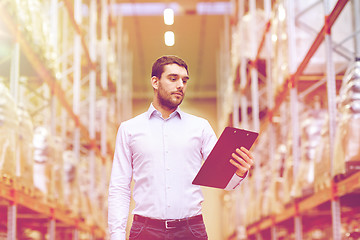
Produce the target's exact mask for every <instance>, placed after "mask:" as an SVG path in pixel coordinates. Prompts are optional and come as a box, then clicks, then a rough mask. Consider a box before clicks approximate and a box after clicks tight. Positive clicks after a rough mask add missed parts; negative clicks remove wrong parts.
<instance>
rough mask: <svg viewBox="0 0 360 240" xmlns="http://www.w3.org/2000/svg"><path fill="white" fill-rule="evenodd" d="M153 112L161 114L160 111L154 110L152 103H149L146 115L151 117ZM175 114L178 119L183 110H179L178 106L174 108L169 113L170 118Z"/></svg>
mask: <svg viewBox="0 0 360 240" xmlns="http://www.w3.org/2000/svg"><path fill="white" fill-rule="evenodd" d="M153 114H158V116H161V113H160V112H159V111H158V110H156V108H155V107H154V105H153V104H152V103H151V104H150V107H149V109H148V111H147V116H148V118H149V119H150V117H151V116H152V115H153ZM176 115H178V116H179V117H180V119H181V118H182V115H183V112H182V111H181V110H180V107H179V106H178V107H177V108H176V110H175V111H174V112H172V113H171V114H170V118H171V117H174V116H176Z"/></svg>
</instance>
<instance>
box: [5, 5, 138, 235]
mask: <svg viewBox="0 0 360 240" xmlns="http://www.w3.org/2000/svg"><path fill="white" fill-rule="evenodd" d="M98 3H99V1H96V0H91V1H89V2H88V3H86V4H89V7H88V8H89V15H88V16H89V19H84V20H85V22H83V19H82V18H83V13H84V12H82V10H83V7H84V4H85V3H83V2H82V1H81V0H76V1H74V2H72V1H67V0H52V1H51V2H49V3H48V4H47V5H46V7H47V8H48V9H47V10H49V14H48V16H47V17H49V20H50V21H45V22H46V23H48V22H50V25H51V27H50V28H51V29H50V32H49V34H48V35H46V36H45V34H44V36H42V37H44V39H46V41H47V42H46V44H48V45H49V46H50V47H51V51H50V50H49V51H48V52H44V51H43V49H40V48H39V47H37V46H35V47H34V45H36V44H38V43H36V44H34V42H35V39H32V37H33V35H31V32H30V30H31V28H30V27H27V26H24V23H23V22H21V21H20V20H19V19H18V16H17V14H18V13H16V10H15V9H16V8H17V5H16V4H22V6H21V7H22V8H23V11H24V13H25V14H34V12H32V11H28V12H26V9H24V7H25V8H26V7H29V5H28V4H29V3H28V2H27V1H18V2H12V1H3V2H2V3H0V21H2V22H3V23H5V26H6V27H7V30H8V31H9V34H11V35H12V36H13V37H14V39H15V44H14V50H13V55H12V56H11V71H10V89H11V91H12V95H13V97H14V99H15V101H17V99H19V98H20V99H21V98H23V100H25V101H26V100H28V99H26V98H24V96H23V95H22V94H23V93H24V92H19V84H22V85H24V86H25V87H27V88H28V90H29V91H30V93H27V94H30V95H31V96H32V97H33V96H36V97H38V98H41V101H42V102H43V103H42V104H43V105H42V106H40V105H39V106H35V107H36V109H35V112H34V116H36V115H39V114H41V115H43V116H44V119H45V120H44V122H45V123H48V124H49V129H50V130H51V134H52V135H53V136H61V139H63V142H62V143H60V144H61V145H64V146H66V148H67V149H70V150H72V152H73V153H74V155H75V159H76V161H77V162H78V165H80V159H83V158H85V159H86V160H85V165H86V166H87V167H88V168H89V173H90V175H91V177H90V183H89V186H90V188H91V189H92V190H91V191H90V194H89V197H90V200H91V201H92V202H94V205H93V208H94V211H99V212H100V213H99V214H101V215H104V216H105V212H106V209H105V208H104V206H105V205H104V204H103V203H102V202H101V203H100V202H99V201H100V200H99V199H98V198H99V196H98V195H99V194H97V193H98V192H99V190H102V191H103V189H104V188H106V181H107V179H108V176H107V174H109V172H108V169H109V164H111V161H110V159H111V156H112V154H113V150H112V147H111V146H112V144H113V141H112V140H113V139H110V138H111V136H108V135H107V131H108V129H107V128H108V127H111V128H112V132H116V125H117V124H118V123H119V122H120V121H121V118H125V117H126V116H125V114H128V113H125V111H123V112H120V111H122V110H123V109H122V108H121V105H122V104H126V103H128V102H129V101H130V99H129V97H131V95H127V96H125V97H124V96H123V95H124V92H125V91H126V90H127V89H126V90H121V89H119V88H123V86H125V87H126V88H127V87H128V85H129V81H126V82H125V81H124V80H123V79H124V76H126V75H129V74H130V73H129V71H130V70H129V69H130V68H122V71H121V72H118V71H116V70H115V69H114V68H111V67H112V66H111V64H114V63H110V64H109V56H108V55H107V54H108V52H109V51H114V52H115V55H114V56H113V60H112V61H114V62H116V60H118V61H117V62H118V64H121V65H128V64H129V61H131V57H130V55H131V54H130V53H129V52H128V51H127V50H126V47H127V45H126V43H123V42H122V41H121V40H120V39H121V38H122V37H123V36H122V28H121V26H118V25H117V24H116V23H117V22H118V21H119V20H121V16H120V17H117V19H115V18H114V16H112V15H111V12H109V11H108V8H109V6H111V4H114V1H111V0H109V1H107V0H103V1H101V2H100V6H97V4H98ZM31 4H32V3H31ZM31 4H30V5H31ZM33 4H34V5H32V7H33V6H37V7H38V6H39V5H38V4H40V2H36V0H34V3H33ZM42 4H45V3H42ZM72 4H73V6H72ZM98 9H101V16H100V17H101V18H99V17H98V16H97V10H98ZM22 17H24V16H22ZM26 17H28V16H26ZM28 18H30V19H31V17H28ZM60 20H62V21H60ZM86 20H87V21H88V26H87V27H88V29H87V32H88V33H87V34H86V31H84V30H86V29H85V28H84V27H86V24H87V22H86ZM98 21H99V22H100V27H101V42H100V43H101V49H102V50H101V51H98V50H97V49H98V44H99V41H98V37H97V27H98V25H97V22H98ZM34 24H35V23H34ZM68 26H73V28H71V27H70V28H69V27H68ZM29 29H30V30H29ZM37 34H38V35H41V34H42V33H41V32H38V33H37ZM109 36H111V39H109ZM114 36H117V38H115V37H114ZM118 38H120V39H118ZM37 40H38V39H37ZM42 40H43V39H42ZM87 41H89V46H88V44H87ZM41 47H44V48H45V47H48V46H41ZM39 49H40V50H39ZM115 50H117V51H115ZM49 52H51V54H49ZM117 54H121V55H117ZM20 55H21V57H25V58H26V59H27V61H28V62H29V65H30V66H31V67H32V71H33V72H35V75H36V77H38V79H36V85H35V86H30V83H20V78H21V77H22V75H23V74H24V73H23V72H24V71H23V70H22V69H21V67H23V66H22V65H20ZM98 55H100V60H99V61H97V56H98ZM84 60H85V61H84ZM47 61H49V62H47ZM99 72H100V74H99ZM112 79H116V84H115V83H114V82H113V80H112ZM43 83H45V84H43ZM32 84H33V83H32ZM86 84H88V86H87V85H86ZM118 84H121V86H119V85H118ZM27 85H28V86H27ZM130 85H131V82H130ZM116 86H117V87H116ZM84 96H88V97H84ZM71 97H72V102H71V103H69V99H71ZM27 98H30V97H29V96H27ZM119 98H121V100H120V99H119ZM124 102H125V103H124ZM99 105H102V106H103V107H101V108H100V109H101V111H100V116H101V119H97V116H99V110H100V109H99ZM86 106H87V107H88V108H85V107H86ZM84 109H85V113H84ZM109 112H110V113H113V114H114V115H115V116H110V114H109ZM84 114H87V115H88V116H84ZM119 116H120V118H117V117H119ZM68 118H70V121H69V119H68ZM110 118H111V119H110ZM58 119H60V121H59V120H58ZM84 120H85V121H84ZM111 121H114V122H111ZM98 123H99V124H98ZM98 125H101V126H102V127H101V128H96V126H98ZM113 128H115V129H113ZM98 133H99V135H98ZM71 139H72V140H71ZM97 159H100V164H101V169H98V167H97V165H98V164H99V161H97ZM98 174H100V175H101V176H98ZM97 176H98V177H97ZM24 190H26V191H24ZM96 194H97V195H96ZM102 195H103V194H102ZM105 197H106V196H102V200H103V201H105V199H104V198H105ZM95 199H96V200H95ZM0 202H1V204H0V207H1V210H2V209H3V208H4V209H7V214H4V215H3V213H2V214H1V215H0V219H1V220H2V219H3V217H6V218H7V229H8V234H7V236H8V239H16V238H17V222H18V221H20V220H21V221H23V220H24V221H26V219H29V218H31V217H34V221H32V222H34V224H35V223H37V222H39V223H40V222H41V223H43V224H42V226H41V227H39V226H35V225H34V224H28V226H29V228H34V229H41V231H42V232H47V233H48V236H49V239H55V238H56V236H57V234H58V233H57V232H56V231H57V230H59V229H71V232H70V233H61V234H68V235H67V236H71V237H72V238H73V239H81V238H83V235H84V233H87V238H90V239H104V238H105V237H106V224H105V222H103V223H99V222H98V221H101V219H96V218H97V216H95V215H94V216H92V217H91V216H86V217H84V216H82V215H81V214H80V213H79V212H77V211H76V212H73V211H72V209H70V208H69V207H72V206H59V205H58V204H57V203H56V201H55V202H54V200H53V199H49V197H47V196H42V195H40V196H39V194H38V192H37V191H35V190H31V189H24V188H21V186H20V185H19V184H18V183H17V182H16V181H14V182H13V183H10V184H9V183H5V182H3V181H0ZM100 207H101V208H104V209H102V210H101V209H100ZM98 208H99V210H97V209H98ZM101 212H102V213H101ZM92 214H94V212H93V213H92ZM44 226H47V227H46V228H44ZM66 239H69V238H66Z"/></svg>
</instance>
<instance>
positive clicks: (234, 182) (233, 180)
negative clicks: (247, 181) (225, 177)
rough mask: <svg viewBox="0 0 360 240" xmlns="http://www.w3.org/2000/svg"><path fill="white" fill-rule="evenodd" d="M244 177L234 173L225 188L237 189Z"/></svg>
mask: <svg viewBox="0 0 360 240" xmlns="http://www.w3.org/2000/svg"><path fill="white" fill-rule="evenodd" d="M243 179H244V178H242V177H240V176H238V175H237V174H236V173H234V175H233V176H232V178H231V179H230V181H229V183H228V185H226V187H225V188H224V189H225V190H233V189H236V188H237V187H238V186H239V185H240V183H241V181H242V180H243Z"/></svg>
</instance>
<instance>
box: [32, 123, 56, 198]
mask: <svg viewBox="0 0 360 240" xmlns="http://www.w3.org/2000/svg"><path fill="white" fill-rule="evenodd" d="M33 146H34V186H35V188H36V189H37V190H39V191H40V192H41V193H42V195H43V196H48V193H49V190H50V183H51V168H52V157H53V155H54V153H53V150H54V149H53V143H52V139H51V136H50V133H49V130H48V129H47V128H46V127H44V126H37V127H36V128H35V130H34V138H33Z"/></svg>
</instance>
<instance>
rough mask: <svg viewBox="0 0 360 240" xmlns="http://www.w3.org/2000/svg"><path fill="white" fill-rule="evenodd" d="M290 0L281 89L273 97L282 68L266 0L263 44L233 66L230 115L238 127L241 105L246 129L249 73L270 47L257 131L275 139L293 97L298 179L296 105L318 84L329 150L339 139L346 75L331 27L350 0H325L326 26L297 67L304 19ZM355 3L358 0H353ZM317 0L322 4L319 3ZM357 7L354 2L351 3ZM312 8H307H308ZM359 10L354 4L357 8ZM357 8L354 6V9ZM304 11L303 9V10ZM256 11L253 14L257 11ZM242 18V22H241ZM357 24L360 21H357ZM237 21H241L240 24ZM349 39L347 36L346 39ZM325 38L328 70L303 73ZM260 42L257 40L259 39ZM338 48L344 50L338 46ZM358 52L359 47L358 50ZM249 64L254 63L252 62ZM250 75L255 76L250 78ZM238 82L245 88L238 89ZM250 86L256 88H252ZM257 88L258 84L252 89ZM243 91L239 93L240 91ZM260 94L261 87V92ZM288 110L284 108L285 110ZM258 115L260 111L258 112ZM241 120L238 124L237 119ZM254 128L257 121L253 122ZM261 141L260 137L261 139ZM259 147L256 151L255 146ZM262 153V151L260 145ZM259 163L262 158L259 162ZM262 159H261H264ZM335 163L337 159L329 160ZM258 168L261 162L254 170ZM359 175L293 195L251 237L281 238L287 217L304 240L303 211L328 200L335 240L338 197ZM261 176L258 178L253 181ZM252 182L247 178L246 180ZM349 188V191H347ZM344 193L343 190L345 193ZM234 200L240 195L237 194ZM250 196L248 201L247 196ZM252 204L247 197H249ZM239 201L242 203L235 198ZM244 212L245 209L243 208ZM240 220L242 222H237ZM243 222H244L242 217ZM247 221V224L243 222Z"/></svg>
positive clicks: (352, 187) (355, 186) (337, 235)
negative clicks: (322, 89)
mask: <svg viewBox="0 0 360 240" xmlns="http://www.w3.org/2000/svg"><path fill="white" fill-rule="evenodd" d="M285 2H286V5H285V6H286V19H287V42H288V49H289V51H288V54H289V55H288V70H289V71H288V72H289V73H288V76H287V77H286V78H285V81H284V83H283V84H282V85H281V87H279V88H278V91H277V92H276V94H275V96H274V95H273V89H274V88H273V86H272V82H273V80H272V79H271V78H272V77H271V76H272V74H271V71H272V69H273V68H276V67H280V66H276V63H274V62H273V57H274V56H272V54H271V50H270V49H271V44H272V40H271V32H270V31H269V30H270V29H271V27H272V21H271V19H270V16H271V13H270V12H271V10H270V9H271V5H272V4H273V6H275V5H276V4H277V3H278V1H276V2H272V1H267V0H265V1H264V4H263V6H264V10H265V16H266V20H268V22H267V24H266V26H265V27H264V31H263V34H262V39H261V41H257V42H258V43H259V47H258V49H257V54H256V56H255V57H254V58H253V59H247V58H244V57H242V59H241V60H240V63H238V65H237V66H235V67H233V69H235V80H234V82H235V86H234V93H235V94H234V96H235V97H234V102H235V103H233V105H234V108H233V113H232V114H231V115H230V116H229V117H230V118H232V122H231V123H230V124H233V125H234V126H239V122H240V118H239V114H238V113H237V112H238V111H239V109H238V107H239V106H241V125H240V126H241V127H246V128H248V126H249V124H248V116H247V115H248V112H247V108H248V105H247V98H248V97H247V96H246V95H245V93H246V92H247V91H248V90H249V88H250V85H252V84H254V82H255V83H258V77H255V76H254V77H251V76H252V70H255V71H257V70H259V69H258V64H257V63H258V62H259V61H260V60H261V58H260V53H261V52H262V51H263V48H264V46H265V50H266V53H265V54H266V57H265V58H266V59H265V61H266V79H267V80H266V89H267V90H266V93H267V98H266V99H267V104H266V109H267V111H266V113H265V114H264V115H265V116H263V117H262V119H263V120H262V124H261V127H260V129H259V131H260V138H261V137H262V134H263V133H264V131H265V130H267V131H268V134H269V135H268V138H269V136H270V137H271V136H273V137H272V138H271V139H275V138H274V136H275V133H274V129H273V122H274V118H275V117H276V118H278V117H279V114H280V117H281V116H282V114H283V108H284V106H283V105H284V102H285V100H286V99H289V100H290V103H289V104H290V111H291V115H290V116H291V123H292V124H291V133H292V149H291V154H292V159H293V160H292V162H293V178H294V179H295V177H296V174H298V164H299V163H300V145H299V140H298V139H300V132H299V131H300V121H299V107H298V99H302V98H304V97H305V96H306V95H307V94H309V93H311V92H313V91H315V90H316V89H317V88H319V86H321V85H324V83H326V86H327V101H328V102H327V106H328V112H329V120H328V121H329V122H328V125H329V131H330V136H329V141H330V149H333V148H334V137H335V129H336V122H335V120H336V102H335V99H336V90H337V87H338V86H337V85H336V81H337V80H341V79H342V77H343V72H344V68H342V67H338V68H335V66H334V63H333V60H332V54H333V52H334V51H336V53H339V54H341V50H343V49H340V48H341V44H342V43H343V42H341V43H334V41H333V40H332V38H331V28H332V26H333V25H334V23H335V21H336V20H337V18H338V16H339V15H340V13H341V12H342V11H343V9H344V7H345V6H346V4H347V3H348V1H346V0H339V1H337V2H336V4H335V5H334V6H333V8H332V9H331V8H330V4H329V1H326V0H325V1H324V2H323V5H324V10H325V11H324V12H325V13H324V14H325V17H324V24H323V26H322V28H321V30H320V31H318V32H317V33H316V34H317V35H316V37H315V39H314V41H313V43H312V44H311V46H310V47H309V50H308V51H307V53H306V54H305V56H304V58H303V60H302V61H301V62H300V63H299V64H298V65H297V64H296V62H295V60H296V56H295V55H294V53H295V52H296V51H294V49H296V41H295V35H296V31H295V28H296V27H295V26H296V24H297V26H299V25H300V24H301V23H299V22H298V16H295V12H294V5H293V4H294V2H293V1H285ZM354 2H357V4H358V1H356V0H355V1H354ZM247 3H248V5H249V9H250V10H249V12H250V14H251V8H252V6H253V5H254V3H253V2H252V1H251V0H250V1H247ZM316 4H319V3H316ZM353 4H355V5H356V3H353ZM237 5H238V6H239V7H238V8H237V9H240V13H239V17H238V19H241V18H242V17H243V14H244V11H241V9H243V8H244V6H245V3H244V2H243V1H238V2H237ZM311 7H313V6H310V7H309V8H308V9H306V10H305V11H308V10H309V9H310V8H311ZM355 9H356V7H355ZM354 11H355V12H356V10H354ZM303 13H304V12H302V13H300V14H303ZM253 14H254V12H253ZM354 15H355V17H357V18H358V16H357V14H354ZM240 21H241V20H240ZM355 22H357V24H359V22H358V21H355ZM238 24H239V23H238ZM252 26H256V24H255V23H252ZM252 30H253V31H252V32H254V31H256V27H253V28H252ZM356 34H357V33H355V34H354V35H353V36H351V37H354V36H355V38H356V39H359V37H356ZM347 40H348V39H347ZM324 41H325V51H326V61H325V62H326V72H325V73H324V74H322V75H318V76H311V75H308V76H306V75H304V71H305V69H306V67H307V66H308V64H309V62H310V60H311V59H312V58H313V56H314V55H315V53H316V51H317V50H318V49H319V47H320V45H321V44H322V42H324ZM344 41H345V40H344ZM255 42H256V41H255ZM359 45H360V44H357V46H355V48H359ZM339 49H340V50H339ZM356 52H357V54H358V50H356ZM348 55H349V54H347V53H346V52H345V53H343V54H342V57H344V58H345V59H347V60H348V61H349V62H350V61H352V58H351V56H350V58H349V57H348ZM248 62H249V63H250V64H248ZM307 78H309V79H311V80H313V83H312V85H311V86H310V87H308V88H307V89H305V90H304V89H302V92H300V93H298V90H297V88H298V85H299V83H300V82H303V81H309V80H306V79H307ZM250 79H251V80H250ZM237 84H240V86H241V87H239V86H238V85H237ZM251 87H252V86H251ZM254 88H256V86H255V87H254ZM238 89H240V96H239V94H238V93H237V91H239V90H238ZM258 92H259V91H258ZM258 97H259V96H258V95H257V94H256V93H254V92H253V91H252V94H251V98H252V101H254V98H256V99H257V98H258ZM239 99H240V104H239V103H236V101H239ZM285 111H286V110H285ZM257 116H258V115H257ZM257 116H254V115H253V116H252V120H253V121H254V119H255V121H256V118H257ZM237 121H239V122H237ZM254 126H255V125H254ZM258 142H259V141H258ZM274 144H277V143H276V142H274V141H270V146H269V152H270V156H269V158H273V156H274V152H275V146H274ZM255 151H257V149H256V148H255ZM259 151H264V149H259ZM329 154H330V155H331V158H332V159H333V156H332V153H329ZM258 161H259V160H258ZM260 161H261V160H260ZM331 161H333V160H331ZM258 167H259V166H258V165H257V166H256V168H258ZM359 174H360V173H356V174H354V175H352V176H350V177H349V178H346V179H345V180H343V181H341V182H338V183H335V182H332V185H331V186H328V187H324V188H323V189H322V190H319V191H318V192H315V193H314V194H313V195H311V196H308V197H304V198H299V199H294V201H293V202H292V203H290V205H289V206H286V207H285V209H284V210H283V211H282V212H281V213H277V214H274V213H273V214H270V215H268V216H266V215H265V216H264V215H263V216H261V217H260V219H259V220H257V221H255V222H253V223H251V224H247V226H246V228H247V236H248V237H249V239H262V236H261V234H260V233H261V232H263V231H265V230H269V235H267V237H269V236H271V239H272V240H275V239H278V237H279V235H278V229H277V226H278V225H279V224H280V223H283V222H285V221H289V220H291V219H293V221H294V222H293V223H292V224H291V225H292V228H293V231H294V235H293V236H294V238H295V239H297V240H301V239H303V233H304V229H303V226H302V221H303V220H302V215H303V214H305V213H306V212H307V211H312V210H314V209H316V208H317V207H319V206H320V205H324V204H326V203H331V213H332V237H333V239H341V234H340V228H341V208H340V200H339V199H340V198H341V197H345V196H346V195H347V194H350V193H353V192H354V191H356V190H358V189H360V184H359V180H360V179H359V177H360V175H359ZM253 177H254V178H256V177H258V176H257V174H256V169H255V173H254V176H253ZM256 181H257V180H256V179H255V182H256ZM244 184H248V182H246V183H244ZM256 186H257V185H256V184H255V188H257V189H258V191H259V190H260V189H259V188H258V187H256ZM243 188H244V189H243V190H244V191H243V192H241V193H235V194H243V195H244V194H245V196H246V197H244V196H243V195H242V196H243V197H242V198H250V197H251V196H250V197H249V196H248V195H249V193H248V192H250V189H249V188H248V187H246V186H243ZM339 189H342V191H339ZM345 189H348V190H345ZM343 191H344V192H343ZM235 198H236V197H235ZM248 200H249V199H248ZM251 201H255V199H251ZM247 202H248V201H247ZM236 203H237V204H239V203H238V202H236ZM235 211H236V212H238V213H240V211H239V210H238V207H235ZM241 213H243V212H241ZM236 222H237V223H239V220H237V221H236ZM240 222H241V221H240ZM242 224H244V223H242ZM242 227H243V226H239V225H238V226H237V227H236V229H237V231H238V232H236V231H235V233H234V234H232V235H231V236H230V237H229V239H234V238H235V237H236V235H237V234H239V235H238V238H241V239H242V238H244V237H245V235H244V233H242V232H241V231H239V229H240V230H241V229H242Z"/></svg>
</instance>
